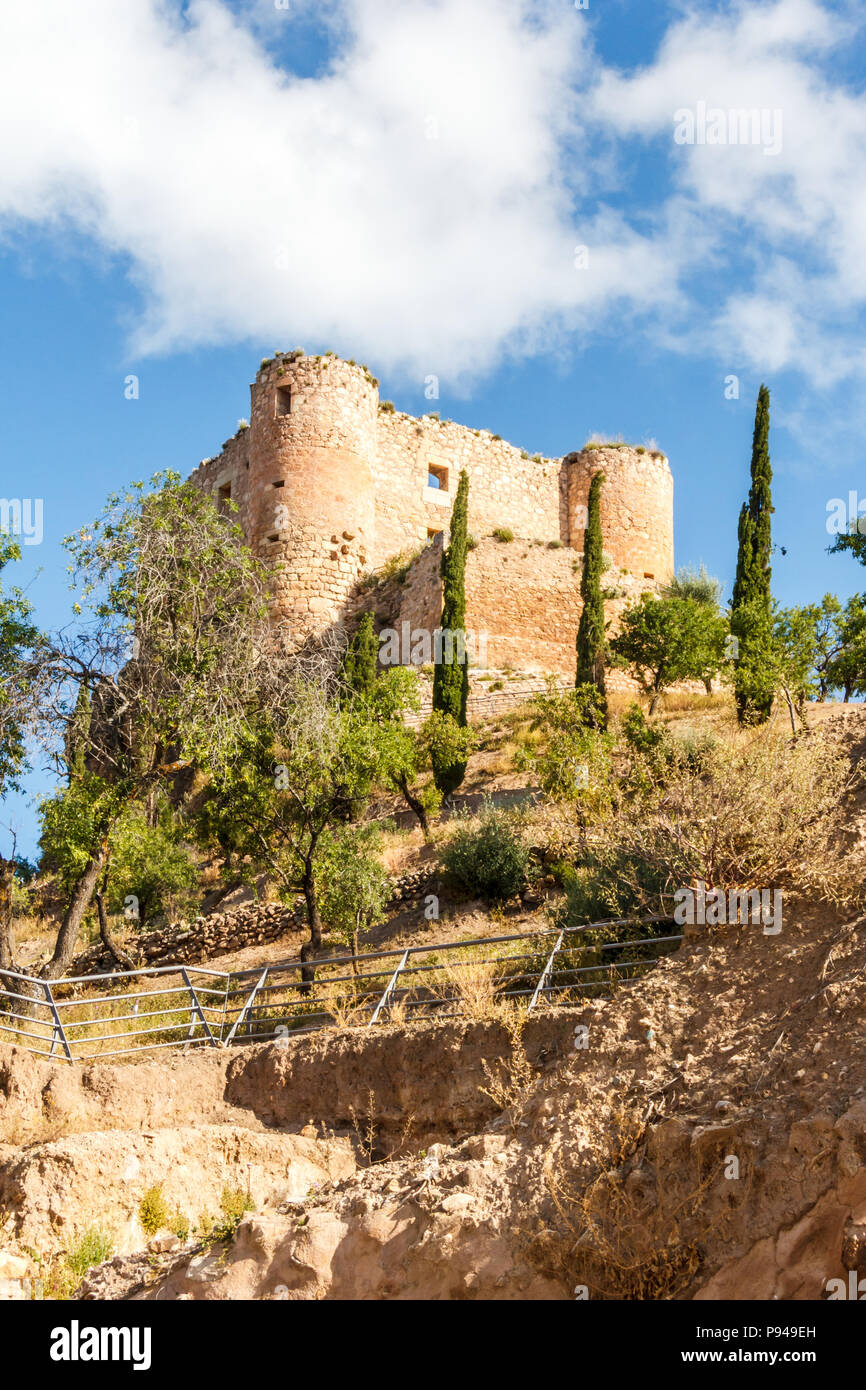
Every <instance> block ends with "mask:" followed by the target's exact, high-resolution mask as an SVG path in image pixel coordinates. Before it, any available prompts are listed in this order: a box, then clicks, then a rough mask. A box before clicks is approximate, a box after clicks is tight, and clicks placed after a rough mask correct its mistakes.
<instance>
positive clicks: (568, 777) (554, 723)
mask: <svg viewBox="0 0 866 1390" xmlns="http://www.w3.org/2000/svg"><path fill="white" fill-rule="evenodd" d="M529 708H530V710H531V712H532V724H531V726H530V727H531V729H532V732H533V733H534V734H536V735H537V736H538V737H537V739H536V741H535V744H534V745H530V746H527V747H522V748H519V749H518V751H517V754H516V757H515V763H516V765H517V767H518V768H519V769H521V770H527V771H532V772H534V773H535V775H536V776H537V778H538V781H539V785H540V786H541V789H542V791H543V792H544V793H545V795H546V796H547V797H549V798H550V800H551V801H555V802H560V803H565V804H568V803H571V804H574V805H578V806H579V808H580V815H581V817H584V816H585V815H586V813H587V812H590V811H593V812H596V813H600V812H603V811H604V810H605V809H606V807H607V806H608V804H609V802H610V799H611V763H610V752H611V744H612V740H611V739H610V738H609V736H608V735H607V734H605V733H602V732H601V731H600V730H599V729H597V728H593V727H592V724H593V721H595V723H596V724H598V723H599V722H600V719H599V709H600V706H599V697H598V693H597V691H596V689H595V687H594V686H586V685H585V686H581V688H580V690H573V691H572V690H569V691H566V692H560V691H558V690H557V689H556V687H555V684H554V683H553V682H551V683H550V686H549V689H548V691H547V693H546V694H544V695H536V696H535V697H534V698H533V699H532V701H531V703H530V706H529Z"/></svg>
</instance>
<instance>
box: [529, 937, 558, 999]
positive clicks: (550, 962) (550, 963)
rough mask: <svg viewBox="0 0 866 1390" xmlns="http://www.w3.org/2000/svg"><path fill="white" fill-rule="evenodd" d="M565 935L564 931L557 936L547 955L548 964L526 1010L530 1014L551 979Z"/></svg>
mask: <svg viewBox="0 0 866 1390" xmlns="http://www.w3.org/2000/svg"><path fill="white" fill-rule="evenodd" d="M564 935H565V933H564V932H560V933H559V936H558V937H557V938H556V945H555V946H554V948H553V950H552V951H551V953H550V955H549V956H548V957H547V964H546V965H545V967H544V969H543V970H542V972H541V975H540V976H539V980H538V984H537V985H536V986H535V993H534V994H533V996H532V998H531V999H530V1001H529V1006H528V1008H527V1010H526V1012H527V1013H528V1014H531V1013H532V1010H533V1009H534V1008H535V1006H536V1004H537V1003H538V997H539V995H540V994H541V993H542V991H543V990H544V988H545V986H546V985H547V981H548V980H549V979H550V972H551V971H552V970H553V958H554V956H555V955H556V953H557V951H558V950H559V948H560V946H561V945H562V938H563V936H564Z"/></svg>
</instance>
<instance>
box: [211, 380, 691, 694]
mask: <svg viewBox="0 0 866 1390" xmlns="http://www.w3.org/2000/svg"><path fill="white" fill-rule="evenodd" d="M250 390H251V413H250V425H249V428H248V429H242V430H240V431H239V432H238V434H237V435H235V436H234V437H233V438H232V439H231V440H228V441H227V442H226V444H225V446H224V448H223V452H222V453H221V454H220V455H219V456H218V457H217V458H215V459H211V460H208V461H207V462H206V463H204V464H202V465H201V466H200V467H199V468H198V469H197V470H196V471H195V473H194V474H193V479H194V480H195V481H196V482H198V483H199V484H200V485H201V486H202V487H204V488H206V489H207V490H208V491H209V492H211V493H212V494H218V493H219V494H222V495H223V496H225V495H228V494H230V496H231V498H232V500H233V501H235V502H236V503H237V504H238V507H239V513H238V519H239V521H240V523H241V525H242V527H243V528H244V531H245V533H246V536H247V539H248V542H249V544H250V546H251V548H252V550H253V551H254V553H255V554H257V555H258V556H259V557H260V558H261V559H262V560H263V561H264V562H265V564H266V565H267V566H268V568H269V570H270V572H271V575H272V584H273V590H274V616H275V617H276V618H280V619H282V620H284V621H288V622H289V623H290V624H291V626H292V628H293V630H294V631H295V632H296V633H297V634H298V636H299V637H303V636H305V635H307V634H309V633H312V632H316V631H322V630H323V629H325V628H327V627H329V626H331V625H333V624H334V623H336V622H339V621H342V620H343V619H345V618H349V619H350V620H351V619H352V617H353V616H355V615H357V613H358V612H360V611H362V610H363V609H364V608H365V607H367V606H373V607H374V608H375V609H376V613H377V621H378V622H379V623H380V625H381V624H383V623H384V622H385V621H386V620H387V621H388V625H392V624H393V623H394V622H395V620H396V619H397V618H398V617H399V620H400V621H401V622H403V621H408V622H409V623H410V624H411V626H412V627H420V628H425V629H427V630H429V631H432V630H433V629H435V627H436V626H437V623H438V616H439V611H441V609H440V582H439V576H438V564H439V558H440V556H441V548H442V545H443V543H444V542H446V541H447V536H448V530H449V526H450V516H451V507H452V505H453V499H454V495H455V493H456V489H457V483H458V477H459V473H460V471H461V469H463V468H465V469H466V470H467V472H468V474H469V529H470V532H471V533H472V534H473V536H474V537H475V538H476V540H477V541H478V542H479V544H478V547H477V549H476V550H474V551H472V552H471V553H470V559H469V565H468V572H467V585H468V591H467V598H468V601H469V606H470V611H469V616H468V626H469V627H470V628H471V629H473V630H478V629H486V630H487V631H488V632H489V634H490V639H491V645H490V646H489V650H488V662H489V664H490V665H491V666H503V665H507V666H512V667H516V668H523V669H528V670H539V671H543V670H549V671H556V672H561V673H564V672H565V670H566V669H567V668H568V669H570V666H571V661H572V657H571V652H572V651H573V641H574V632H575V631H576V627H577V621H578V618H579V597H578V593H577V590H578V581H579V576H578V574H577V573H576V569H575V562H579V560H580V558H581V555H582V550H583V536H584V527H585V522H586V503H587V498H588V492H589V485H590V481H591V479H592V477H593V475H594V474H595V473H596V472H597V471H598V470H599V469H603V471H604V474H605V486H604V489H603V492H602V532H603V536H604V546H605V551H606V553H607V555H608V556H609V558H610V560H611V562H612V564H613V565H614V566H615V567H616V568H617V569H618V570H619V571H620V572H621V573H620V575H619V577H618V580H617V582H618V583H619V584H620V586H621V587H623V588H624V589H625V591H626V596H627V597H629V596H631V595H632V591H634V592H635V593H636V592H639V591H640V589H641V587H644V586H647V585H649V586H652V585H653V584H658V583H662V582H664V581H665V580H667V579H669V578H670V576H671V575H672V573H673V479H672V476H671V471H670V468H669V466H668V462H667V459H666V458H665V457H664V455H662V454H661V453H659V452H658V451H653V452H649V451H647V450H646V449H642V448H641V449H633V448H629V447H626V446H621V447H616V446H599V447H590V448H584V449H582V450H580V451H579V452H578V453H573V454H568V455H566V456H565V457H564V458H562V459H550V458H541V457H540V456H536V457H530V456H529V455H528V454H527V453H526V452H525V451H524V450H520V449H517V448H515V447H514V446H513V445H511V444H508V443H506V441H504V440H502V439H499V438H497V437H496V436H495V435H492V434H490V433H489V432H488V431H486V430H471V429H468V428H466V427H465V426H463V425H458V424H455V423H454V422H453V421H441V420H439V419H437V418H436V417H435V416H430V415H428V416H423V417H422V418H420V419H416V418H415V417H413V416H410V415H406V414H404V413H402V412H399V411H395V410H391V409H388V408H387V407H385V408H383V405H382V404H381V403H380V401H379V393H378V382H376V380H375V378H374V377H372V376H371V375H370V373H369V371H368V370H367V368H365V367H362V366H358V365H357V364H356V363H353V362H345V361H342V360H341V359H339V358H336V357H333V356H327V355H326V356H325V357H306V356H304V355H303V354H295V353H292V354H281V355H279V356H278V357H276V358H274V359H271V360H268V361H266V362H264V363H263V364H262V367H261V369H260V370H259V373H258V375H257V378H256V381H255V382H254V383H253V385H252V386H251V388H250ZM431 472H432V473H434V474H435V475H436V476H437V477H438V478H439V481H440V486H439V487H438V488H432V487H430V486H428V480H429V475H430V473H431ZM497 528H507V529H508V530H510V531H511V532H512V533H513V534H514V536H515V537H516V540H515V541H514V543H513V545H514V548H513V549H511V550H509V549H508V547H507V546H505V545H500V544H497V543H495V542H492V541H491V540H490V537H491V533H492V532H493V531H495V530H496V529H497ZM431 540H432V542H433V544H432V545H430V546H429V549H425V550H423V551H422V552H421V555H420V558H419V559H418V560H416V561H415V562H414V563H413V564H412V565H411V568H410V571H409V575H408V577H407V578H406V581H405V583H404V584H403V585H402V588H401V586H400V585H394V584H393V583H392V582H391V581H389V582H387V583H380V584H377V585H375V586H374V590H375V591H374V590H373V589H370V587H369V586H368V585H367V583H366V582H365V581H366V579H367V578H368V577H369V576H370V574H371V573H375V572H376V571H377V570H379V569H380V568H381V567H382V566H383V565H384V564H385V562H386V561H388V560H390V559H391V558H392V557H394V556H396V555H398V554H404V555H406V556H407V558H408V557H410V556H411V555H412V552H413V551H415V552H417V551H418V549H419V547H425V546H428V544H429V542H430V541H431ZM559 547H562V548H561V549H560V548H559ZM611 582H613V581H612V579H611ZM386 607H387V608H389V609H390V611H388V612H386V611H384V609H385V608H386ZM614 608H615V605H614Z"/></svg>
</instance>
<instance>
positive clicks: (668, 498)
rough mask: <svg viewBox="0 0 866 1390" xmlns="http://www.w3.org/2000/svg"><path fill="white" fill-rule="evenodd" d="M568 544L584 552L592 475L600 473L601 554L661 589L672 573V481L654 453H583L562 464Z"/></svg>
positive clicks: (611, 448) (602, 449) (619, 449)
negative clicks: (563, 468) (602, 547)
mask: <svg viewBox="0 0 866 1390" xmlns="http://www.w3.org/2000/svg"><path fill="white" fill-rule="evenodd" d="M563 465H564V467H565V470H566V479H565V481H566V489H567V496H568V518H569V539H568V544H569V545H570V546H572V548H573V549H574V550H578V551H582V550H583V533H584V530H585V528H586V504H587V500H588V498H589V485H590V482H591V481H592V478H593V475H594V474H596V473H598V472H602V473H604V478H605V482H604V486H603V488H602V491H601V533H602V538H603V541H604V550H605V554H606V555H608V556H609V557H610V559H611V562H612V563H613V564H614V565H616V566H617V568H619V569H622V570H627V571H629V572H630V573H631V574H633V575H634V576H635V578H637V579H646V580H654V581H655V582H656V583H657V584H665V583H667V582H668V581H669V580H670V579H672V578H673V572H674V480H673V475H672V473H671V470H670V466H669V464H668V461H667V459H666V458H665V456H664V454H661V453H659V452H649V451H648V450H646V449H642V448H637V449H635V448H632V447H630V446H628V447H627V446H620V445H606V446H605V445H601V446H598V447H591V448H588V449H587V448H584V449H581V451H580V452H579V453H576V454H568V455H566V457H565V458H564V459H563Z"/></svg>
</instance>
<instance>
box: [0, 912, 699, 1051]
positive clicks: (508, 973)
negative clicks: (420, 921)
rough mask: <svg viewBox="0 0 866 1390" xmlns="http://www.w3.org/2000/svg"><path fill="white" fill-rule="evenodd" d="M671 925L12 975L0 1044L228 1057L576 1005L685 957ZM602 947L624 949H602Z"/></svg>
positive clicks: (615, 925)
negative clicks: (313, 1037)
mask: <svg viewBox="0 0 866 1390" xmlns="http://www.w3.org/2000/svg"><path fill="white" fill-rule="evenodd" d="M666 926H667V927H673V923H672V921H671V919H669V918H663V917H652V918H645V919H643V920H642V921H641V922H639V923H636V922H629V921H625V920H622V921H615V922H591V923H588V924H587V925H585V926H581V927H572V928H558V927H553V928H551V929H549V930H542V931H535V932H524V933H520V934H518V935H513V936H495V937H478V938H475V939H473V940H469V941H449V942H446V943H441V942H440V943H436V944H430V945H419V946H408V947H399V948H396V949H388V950H381V951H365V952H361V953H359V954H357V955H326V956H321V957H319V958H317V959H316V960H310V961H306V962H301V961H290V962H288V963H284V964H276V965H269V966H266V967H262V966H259V967H257V968H256V969H252V970H241V971H219V970H212V969H208V968H204V967H201V966H191V965H187V966H178V965H164V966H151V967H145V968H142V969H140V970H121V971H115V972H112V973H111V974H104V975H79V976H70V977H66V978H64V979H59V980H50V981H49V980H43V979H38V978H37V977H35V976H31V975H25V974H21V973H19V972H17V971H13V970H3V971H2V972H0V1041H6V1042H10V1041H11V1042H15V1043H17V1044H19V1045H20V1046H22V1047H24V1048H26V1049H27V1050H28V1051H30V1052H34V1053H36V1054H37V1055H40V1056H46V1057H57V1058H61V1059H65V1060H66V1061H70V1062H72V1061H79V1060H80V1061H85V1060H91V1059H94V1058H96V1057H124V1056H129V1055H130V1054H131V1053H135V1052H139V1051H151V1050H154V1049H158V1048H166V1047H183V1048H189V1047H227V1046H230V1045H235V1044H239V1043H251V1042H264V1041H268V1040H270V1041H273V1040H274V1039H278V1038H281V1037H296V1036H299V1035H303V1034H305V1033H311V1032H315V1031H317V1030H319V1029H321V1028H327V1027H334V1026H340V1025H346V1024H350V1025H356V1026H357V1025H361V1026H366V1027H370V1026H372V1025H374V1024H376V1023H380V1022H385V1021H390V1022H396V1023H404V1022H409V1021H412V1020H415V1019H421V1018H428V1019H450V1018H458V1017H475V1018H481V1017H485V1016H487V1015H488V1014H491V1015H492V1013H493V1012H494V1009H495V1006H497V1005H503V1004H509V1003H510V1004H512V1005H515V1006H518V1007H523V1008H525V1009H526V1010H527V1012H529V1013H531V1012H533V1011H534V1010H535V1009H536V1008H538V1007H539V1005H540V1004H542V1003H544V1004H547V1005H556V1006H559V1007H565V1006H568V1005H572V1006H577V1005H579V1004H581V1003H582V1002H583V1001H584V1000H585V999H586V998H587V997H593V996H595V997H603V996H607V995H609V994H610V993H612V991H613V990H615V989H617V988H620V987H625V986H628V985H630V984H633V983H635V981H636V980H638V979H640V978H641V976H642V975H643V974H645V973H646V971H647V970H649V969H651V968H652V966H653V965H655V963H656V962H657V961H658V960H659V959H660V957H662V956H664V955H667V954H669V953H670V952H672V951H674V950H676V949H677V947H678V946H679V943H680V942H681V941H682V939H683V938H682V935H679V934H675V932H674V931H671V932H670V933H669V934H665V935H658V936H653V935H649V934H648V933H649V932H652V931H654V930H660V929H662V928H664V927H666ZM599 935H602V936H605V937H610V936H611V935H612V936H613V937H614V938H615V939H613V940H610V939H605V940H599V939H598V938H599Z"/></svg>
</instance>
